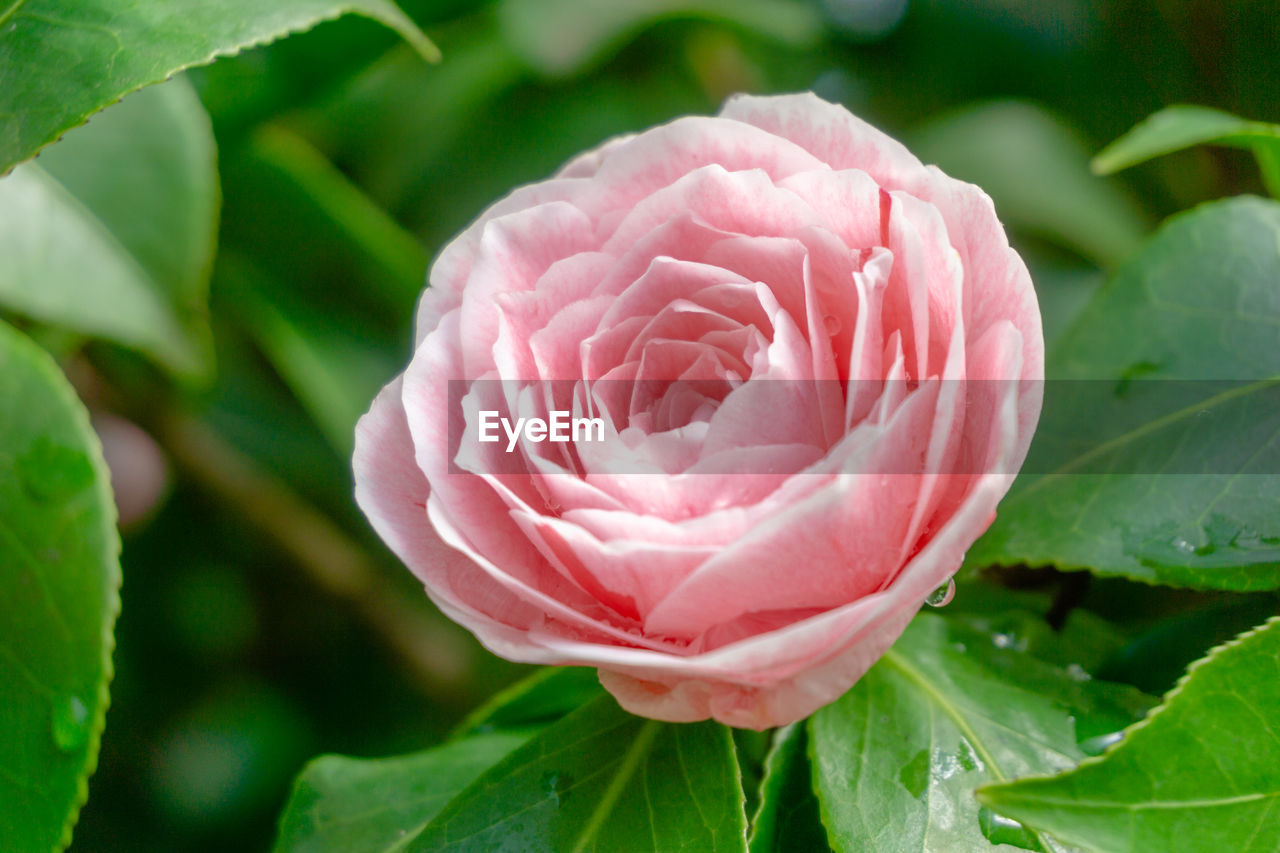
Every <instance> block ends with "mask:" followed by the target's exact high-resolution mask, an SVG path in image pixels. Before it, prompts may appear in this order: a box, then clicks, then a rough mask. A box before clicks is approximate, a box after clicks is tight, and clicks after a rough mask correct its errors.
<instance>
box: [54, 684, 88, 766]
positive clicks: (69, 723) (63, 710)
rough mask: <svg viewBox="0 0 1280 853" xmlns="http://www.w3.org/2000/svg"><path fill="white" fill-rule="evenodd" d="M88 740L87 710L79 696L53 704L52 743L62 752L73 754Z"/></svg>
mask: <svg viewBox="0 0 1280 853" xmlns="http://www.w3.org/2000/svg"><path fill="white" fill-rule="evenodd" d="M88 739H89V709H88V708H87V707H85V704H84V701H83V700H82V699H81V698H80V697H79V696H69V697H67V698H65V699H61V700H58V701H56V702H54V705H53V742H54V744H55V745H56V746H57V747H58V749H60V750H62V751H63V752H74V751H75V750H77V749H79V748H80V747H82V746H84V744H85V741H87V740H88Z"/></svg>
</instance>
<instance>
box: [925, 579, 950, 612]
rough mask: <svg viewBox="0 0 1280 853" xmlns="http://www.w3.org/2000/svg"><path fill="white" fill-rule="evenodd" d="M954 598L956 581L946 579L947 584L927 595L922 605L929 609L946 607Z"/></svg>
mask: <svg viewBox="0 0 1280 853" xmlns="http://www.w3.org/2000/svg"><path fill="white" fill-rule="evenodd" d="M955 597H956V579H955V578H947V582H946V583H944V584H943V585H942V586H940V587H938V588H937V589H935V590H934V591H933V592H931V593H929V597H928V598H926V599H925V600H924V603H925V604H927V605H929V606H930V607H946V606H947V605H948V604H950V603H951V599H953V598H955Z"/></svg>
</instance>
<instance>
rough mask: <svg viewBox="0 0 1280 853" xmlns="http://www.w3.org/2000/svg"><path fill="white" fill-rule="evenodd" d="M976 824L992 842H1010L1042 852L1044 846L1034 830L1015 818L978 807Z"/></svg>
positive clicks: (1026, 848)
mask: <svg viewBox="0 0 1280 853" xmlns="http://www.w3.org/2000/svg"><path fill="white" fill-rule="evenodd" d="M978 826H979V828H981V829H982V834H983V836H984V837H985V838H986V839H987V840H988V841H990V842H991V843H992V844H1010V845H1013V846H1014V847H1021V848H1022V849H1023V850H1036V851H1041V853H1043V850H1044V847H1043V846H1042V845H1041V844H1040V840H1039V839H1038V838H1037V837H1036V834H1035V833H1034V832H1032V831H1031V830H1029V829H1027V828H1026V827H1025V826H1023V825H1022V824H1020V823H1018V822H1017V821H1016V820H1011V819H1010V818H1007V817H1001V816H1000V815H998V814H996V813H995V812H993V811H992V810H991V809H989V808H987V807H986V806H983V807H982V808H980V809H978Z"/></svg>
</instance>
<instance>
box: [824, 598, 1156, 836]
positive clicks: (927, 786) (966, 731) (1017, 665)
mask: <svg viewBox="0 0 1280 853" xmlns="http://www.w3.org/2000/svg"><path fill="white" fill-rule="evenodd" d="M1149 704H1150V703H1149V700H1148V698H1147V697H1146V696H1144V695H1143V694H1141V693H1138V692H1137V691H1136V690H1133V689H1132V688H1128V687H1124V686H1121V685H1117V684H1108V683H1106V682H1100V681H1094V680H1091V679H1089V678H1088V677H1087V676H1080V675H1072V674H1071V673H1069V672H1067V671H1066V670H1063V669H1059V668H1058V667H1056V666H1052V665H1050V664H1047V663H1044V662H1042V661H1039V660H1036V659H1035V658H1033V657H1031V656H1030V655H1028V654H1027V653H1026V652H1024V651H1021V650H1019V649H1017V648H1014V647H1011V646H1009V645H1008V644H1006V643H1003V642H1001V641H1000V639H999V635H997V634H984V633H982V632H979V631H976V630H974V629H972V628H969V627H967V626H965V625H963V624H960V623H959V622H957V621H954V620H948V619H944V618H942V617H941V616H937V615H934V614H922V615H920V616H918V617H916V619H915V620H914V621H913V622H912V623H911V625H910V626H909V627H908V628H907V630H906V632H905V633H904V634H903V635H902V637H901V639H899V640H898V642H897V643H896V644H895V645H894V646H893V648H892V649H890V650H889V651H888V652H887V653H886V654H885V655H884V657H883V658H881V660H880V662H879V663H877V664H876V665H875V666H874V667H873V668H872V669H871V671H870V672H868V673H867V674H866V675H865V676H863V677H862V679H861V680H860V681H858V683H857V684H855V685H854V687H853V689H852V690H850V691H849V692H848V693H846V694H845V695H844V696H843V697H842V698H840V699H839V700H838V701H836V702H835V703H834V704H832V705H828V706H827V707H826V708H823V709H822V710H820V711H818V712H817V713H816V714H814V716H813V717H812V718H811V719H810V722H809V727H810V737H811V739H812V744H811V747H810V750H811V753H812V755H813V762H814V769H813V772H814V787H815V789H816V790H817V793H818V798H819V801H820V802H821V806H822V817H823V823H824V824H825V825H826V827H827V833H828V836H829V839H830V841H831V845H832V847H833V848H835V849H836V850H840V851H850V853H861V851H863V850H871V849H874V850H879V851H882V853H890V851H899V850H901V851H918V850H946V851H948V853H964V851H970V850H972V851H988V850H990V849H992V845H993V844H998V843H1006V842H1007V843H1009V844H1010V845H1012V846H1011V847H1001V848H997V849H1005V850H1011V849H1013V848H1016V847H1023V848H1026V849H1031V850H1046V851H1053V850H1058V849H1061V848H1060V847H1059V846H1057V845H1056V843H1055V842H1054V841H1052V839H1047V838H1044V837H1039V838H1037V836H1036V835H1034V834H1033V833H1028V832H1026V831H1025V830H1023V829H1022V828H1021V827H1019V826H1017V825H1016V824H1012V823H1011V822H1008V821H1002V820H999V819H995V820H993V819H992V818H991V816H990V815H984V814H983V813H982V810H980V809H979V806H978V803H977V802H975V801H974V799H973V796H972V791H973V788H974V787H975V786H976V785H979V784H981V783H983V782H987V781H993V780H994V781H1003V780H1006V779H1011V778H1013V777H1015V776H1019V775H1023V774H1026V773H1034V772H1046V771H1053V770H1061V769H1065V768H1068V767H1072V766H1074V765H1075V763H1076V762H1077V761H1078V760H1079V759H1080V758H1082V757H1083V755H1084V753H1083V751H1082V750H1081V749H1080V747H1079V745H1078V744H1079V742H1080V741H1082V740H1085V739H1087V738H1091V737H1094V736H1097V735H1099V734H1104V733H1107V732H1112V731H1115V730H1116V729H1119V728H1121V727H1123V726H1125V725H1127V724H1129V723H1131V722H1132V721H1133V720H1134V719H1135V718H1136V717H1137V716H1138V715H1140V714H1141V713H1142V712H1143V711H1144V710H1145V709H1146V708H1147V706H1148V705H1149Z"/></svg>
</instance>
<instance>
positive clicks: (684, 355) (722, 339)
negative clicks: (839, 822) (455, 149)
mask: <svg viewBox="0 0 1280 853" xmlns="http://www.w3.org/2000/svg"><path fill="white" fill-rule="evenodd" d="M429 283H430V287H429V288H428V289H427V290H426V291H425V293H424V294H423V296H422V300H421V303H420V306H419V310H418V317H417V332H416V342H415V345H414V351H413V357H412V359H411V361H410V362H409V365H408V367H407V368H406V369H405V371H404V372H403V373H402V374H401V375H400V376H399V377H397V378H396V379H395V380H394V381H392V382H391V384H389V385H388V386H387V387H386V388H385V389H383V391H382V392H381V394H379V395H378V397H377V399H376V400H375V401H374V403H373V406H372V408H371V410H370V411H369V413H368V414H367V415H365V417H364V418H363V419H362V420H361V421H360V424H359V426H358V428H357V434H356V451H355V463H354V467H355V478H356V497H357V500H358V501H359V503H360V506H361V507H362V508H363V510H364V511H365V513H366V514H367V515H368V517H369V519H370V521H371V522H372V523H373V526H374V527H375V528H376V530H377V531H378V533H379V534H380V535H381V536H382V537H383V539H385V540H386V542H387V543H388V544H389V545H390V547H391V548H392V550H394V551H395V553H396V554H397V555H398V556H399V557H400V558H401V559H402V560H403V561H404V562H405V563H406V564H407V565H408V567H409V568H410V569H411V570H412V571H413V572H414V573H415V574H416V575H417V576H418V578H420V579H421V580H422V582H423V583H424V584H425V586H426V590H427V593H428V594H429V595H430V596H431V598H432V599H433V600H434V601H435V602H436V604H438V605H439V606H440V608H441V609H442V610H443V611H444V612H445V613H446V614H448V615H449V616H450V617H451V618H453V619H455V620H457V621H458V622H460V623H461V624H463V625H465V626H466V627H467V628H469V629H470V630H471V631H473V632H474V633H475V635H476V636H477V637H478V638H479V639H480V641H481V642H482V643H484V644H485V645H486V646H487V647H488V648H489V649H491V650H493V651H494V652H496V653H497V654H499V655H502V656H503V657H506V658H510V659H512V660H517V661H526V662H531V663H542V664H570V665H584V666H593V667H597V668H598V669H599V673H600V680H601V682H602V683H603V684H604V686H605V687H606V688H607V689H608V690H609V691H610V692H611V693H612V694H613V695H614V696H615V697H616V698H617V699H618V701H619V702H620V703H621V704H622V705H623V706H624V707H625V708H627V709H629V710H631V711H633V712H635V713H638V714H643V715H646V716H649V717H654V718H657V719H662V720H672V721H691V720H699V719H705V718H708V717H712V718H715V719H717V720H720V721H722V722H725V723H728V724H730V725H734V726H742V727H749V728H756V729H760V728H765V727H768V726H775V725H781V724H784V723H788V722H791V721H793V720H797V719H799V718H801V717H804V716H806V715H808V714H809V713H811V712H812V711H814V710H815V709H817V708H818V707H820V706H822V705H823V704H825V703H827V702H830V701H832V700H834V699H836V698H837V697H839V696H840V695H841V694H842V693H844V692H845V691H846V690H848V688H849V687H850V686H851V685H852V684H853V683H854V682H855V681H856V680H857V679H858V678H859V677H861V675H862V674H863V673H864V672H866V671H867V669H868V668H869V667H870V666H871V665H872V664H873V663H874V662H875V661H876V659H877V658H879V657H880V655H881V654H883V653H884V651H885V650H886V649H887V648H888V647H889V646H890V645H891V644H892V643H893V641H894V640H895V639H896V638H897V637H898V635H899V634H901V632H902V630H903V629H904V628H905V626H906V624H907V622H908V621H909V620H910V619H911V617H912V615H913V614H914V613H915V612H916V611H917V610H918V609H919V608H920V606H921V604H922V603H923V602H924V601H925V599H926V598H927V597H928V596H929V595H930V593H931V592H933V591H934V590H935V589H936V588H938V587H940V586H941V585H943V584H946V583H947V582H948V580H949V578H950V577H951V575H952V574H953V573H954V572H955V571H956V570H957V569H958V568H959V567H960V564H961V561H962V559H963V557H964V553H965V551H966V550H967V549H968V547H969V546H970V545H971V544H972V543H973V542H974V540H975V539H976V538H977V537H978V536H979V535H980V534H981V533H982V532H983V531H984V530H985V529H986V528H987V527H988V525H990V523H991V521H992V519H993V518H994V517H995V511H996V505H997V503H998V502H999V500H1000V499H1001V497H1003V495H1004V494H1005V492H1006V491H1007V489H1008V487H1009V485H1010V484H1011V482H1012V479H1013V477H1014V475H1015V474H1016V472H1017V470H1018V467H1019V466H1020V465H1021V463H1022V460H1023V458H1024V456H1025V454H1026V452H1027V448H1028V444H1029V443H1030V440H1031V435H1032V432H1033V431H1034V428H1035V424H1036V421H1037V419H1038V417H1039V413H1040V403H1041V394H1042V389H1041V384H1040V383H1041V380H1042V379H1043V371H1044V367H1043V364H1044V343H1043V339H1042V336H1041V329H1040V316H1039V311H1038V308H1037V304H1036V297H1035V293H1034V291H1033V289H1032V285H1031V280H1030V277H1029V276H1028V274H1027V270H1026V267H1025V266H1024V264H1023V263H1022V261H1021V260H1020V259H1019V257H1018V256H1017V255H1016V254H1015V253H1014V252H1013V250H1011V249H1010V248H1009V245H1008V241H1007V239H1006V237H1005V233H1004V230H1003V229H1002V227H1001V225H1000V222H999V220H998V219H997V218H996V214H995V211H994V209H993V207H992V204H991V201H990V199H989V198H988V197H987V196H986V195H985V194H984V193H983V192H982V191H981V190H980V189H978V188H977V187H975V186H972V185H970V184H966V183H963V182H960V181H957V180H954V179H952V178H949V177H947V176H946V175H945V174H943V173H942V172H941V171H939V170H938V169H936V168H934V167H929V166H924V165H922V164H921V163H920V162H919V161H918V160H917V159H916V158H915V157H914V156H912V154H911V153H910V152H908V151H907V150H906V149H905V148H904V147H903V146H902V145H900V144H899V143H897V142H896V141H894V140H893V139H891V138H889V137H888V136H886V135H885V134H883V133H881V132H880V131H878V130H876V129H875V128H873V127H871V126H870V125H868V124H866V123H865V122H863V121H861V120H859V119H857V118H855V117H854V116H852V115H850V114H849V113H848V112H847V111H846V110H844V109H843V108H841V107H838V106H834V105H832V104H829V103H826V102H825V101H822V100H821V99H819V98H817V97H816V96H814V95H811V94H803V95H788V96H779V97H746V96H740V97H735V98H733V99H731V100H730V101H729V102H728V103H727V104H726V105H725V106H724V108H723V109H722V110H721V112H720V114H719V115H717V116H714V117H691V118H682V119H679V120H677V121H673V122H671V123H669V124H665V125H662V126H660V127H656V128H653V129H651V130H648V131H646V132H644V133H641V134H638V135H635V136H628V137H622V138H618V139H613V140H611V141H609V142H607V143H605V144H604V145H602V146H600V147H599V148H597V149H595V150H593V151H590V152H587V153H585V154H583V155H581V156H579V157H578V158H576V159H574V160H572V161H571V162H570V163H568V164H567V165H566V166H565V167H564V168H563V169H561V170H560V172H559V173H557V174H556V175H555V176H554V177H553V178H551V179H549V180H547V181H544V182H542V183H537V184H533V185H530V186H526V187H522V188H520V189H517V190H516V191H514V192H513V193H511V194H510V195H509V196H507V197H506V198H504V199H503V200H501V201H499V202H497V203H496V204H494V205H493V206H492V207H490V208H489V209H488V210H486V211H485V212H484V213H483V214H482V215H481V216H480V218H479V219H478V220H477V221H476V222H475V223H474V224H472V225H471V226H470V227H469V228H467V230H466V231H464V232H463V233H462V234H461V235H459V236H458V237H457V238H456V239H454V240H453V242H451V243H450V244H449V245H448V246H446V247H445V249H444V250H443V251H442V252H441V253H440V256H439V258H438V259H437V260H436V262H435V264H434V266H433V267H432V269H431V273H430V277H429ZM570 415H571V416H572V418H579V417H581V418H582V419H583V420H584V421H586V424H585V426H586V430H585V431H584V433H579V434H578V435H577V436H574V435H573V434H572V430H571V426H569V425H567V424H570V423H571V421H566V420H565V419H566V418H568V417H569V416H570ZM521 418H523V419H524V420H523V421H521V420H520V419H521ZM504 419H505V420H506V425H505V426H502V424H503V421H504ZM539 419H540V420H541V425H537V424H536V423H535V420H539ZM597 419H598V420H599V421H600V422H601V423H600V425H599V428H598V429H597V428H596V424H595V420H597ZM553 422H554V424H553ZM513 424H515V425H518V426H519V427H520V428H519V429H515V427H513V426H512V425H513ZM481 426H483V428H484V429H483V430H481ZM552 426H554V427H555V435H556V437H555V438H551V437H549V436H548V431H549V430H551V428H552ZM504 429H505V430H508V431H509V432H503V430H504ZM482 432H483V434H484V436H485V438H484V440H482V438H481V436H482ZM593 433H594V434H593ZM601 434H603V435H604V438H605V440H604V441H603V442H596V441H594V439H595V438H596V437H597V436H598V435H601ZM495 436H497V438H496V439H495Z"/></svg>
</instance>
